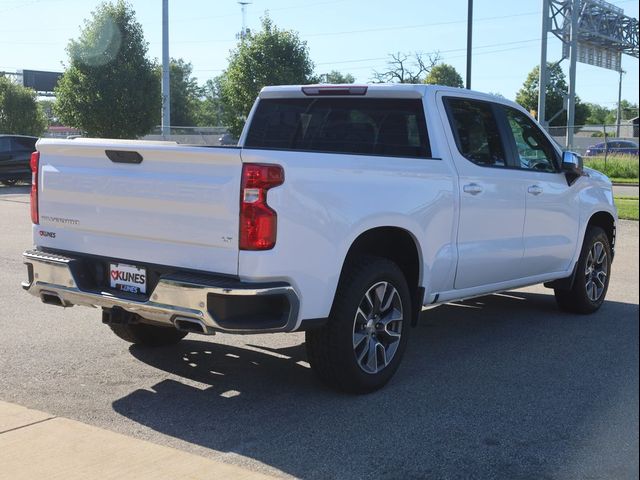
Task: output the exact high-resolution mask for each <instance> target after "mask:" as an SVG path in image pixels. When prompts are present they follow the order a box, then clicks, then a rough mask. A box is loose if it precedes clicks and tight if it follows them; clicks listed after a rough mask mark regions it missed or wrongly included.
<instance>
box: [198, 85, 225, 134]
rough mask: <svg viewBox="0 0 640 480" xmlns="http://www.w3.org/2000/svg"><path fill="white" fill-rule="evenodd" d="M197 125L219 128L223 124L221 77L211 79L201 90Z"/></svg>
mask: <svg viewBox="0 0 640 480" xmlns="http://www.w3.org/2000/svg"><path fill="white" fill-rule="evenodd" d="M201 91H202V97H201V98H200V101H199V104H198V115H197V121H196V124H197V125H198V126H200V127H217V126H221V125H222V123H223V116H222V101H221V100H220V93H219V92H220V77H216V78H214V79H209V80H207V81H206V83H205V84H204V86H203V87H202V89H201Z"/></svg>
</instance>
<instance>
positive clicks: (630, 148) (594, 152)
mask: <svg viewBox="0 0 640 480" xmlns="http://www.w3.org/2000/svg"><path fill="white" fill-rule="evenodd" d="M605 152H607V153H609V154H617V155H635V156H636V157H637V156H638V144H637V143H635V142H632V141H630V140H612V141H610V142H606V143H605V142H602V143H596V144H595V145H591V146H590V147H589V148H587V151H586V152H585V153H584V155H585V157H595V156H598V155H604V154H605Z"/></svg>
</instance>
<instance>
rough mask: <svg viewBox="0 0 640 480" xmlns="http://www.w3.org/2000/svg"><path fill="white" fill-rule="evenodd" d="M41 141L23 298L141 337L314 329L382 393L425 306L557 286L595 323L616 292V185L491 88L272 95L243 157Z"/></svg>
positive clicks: (321, 346)
mask: <svg viewBox="0 0 640 480" xmlns="http://www.w3.org/2000/svg"><path fill="white" fill-rule="evenodd" d="M37 150H38V151H37V152H35V153H34V154H33V156H32V160H31V163H32V171H33V185H32V191H31V215H32V221H33V240H34V244H35V246H34V248H33V249H32V250H28V251H26V252H25V253H24V261H25V263H26V266H27V271H28V280H27V281H26V282H24V284H23V287H24V288H25V289H26V290H27V291H28V292H29V293H31V294H32V295H35V296H37V297H39V298H40V299H41V300H42V301H43V302H45V303H50V304H53V305H59V306H63V307H70V306H72V305H85V306H93V307H100V308H101V309H102V320H103V322H104V323H106V324H108V325H109V326H110V327H111V329H112V330H113V331H114V332H115V333H116V334H117V335H118V336H120V337H122V338H123V339H125V340H128V341H130V342H134V343H138V344H144V345H151V346H157V345H167V344H172V343H175V342H178V341H179V340H180V339H182V338H183V337H184V336H185V335H186V334H187V333H189V332H194V333H201V334H213V333H215V332H228V333H265V332H293V331H301V330H304V331H306V345H307V352H308V360H309V363H310V364H311V367H312V369H313V370H314V371H315V372H316V373H317V374H318V376H319V377H320V378H321V379H322V380H324V381H325V382H327V383H328V384H330V385H332V386H334V387H336V388H339V389H342V390H346V391H350V392H369V391H372V390H375V389H377V388H380V387H381V386H383V385H384V384H385V383H386V382H387V381H388V380H389V379H390V378H391V376H392V375H393V374H394V373H395V371H396V370H397V368H398V365H399V363H400V360H401V358H402V355H403V352H404V350H405V347H406V345H407V340H408V337H409V334H410V331H411V328H410V326H412V325H415V323H416V321H417V319H418V316H419V313H420V311H421V309H422V307H423V306H434V305H438V304H443V303H447V302H451V301H455V300H461V299H465V298H469V297H475V296H479V295H485V294H488V293H491V292H499V291H503V290H508V289H514V288H518V287H523V286H526V285H532V284H537V283H543V282H544V283H545V285H547V286H548V287H551V288H553V289H554V290H555V296H556V299H557V303H558V305H559V306H560V307H561V308H562V309H564V310H567V311H572V312H579V313H590V312H594V311H596V310H597V309H598V308H599V307H600V306H601V305H602V303H603V301H604V298H605V295H606V292H607V287H608V284H609V277H610V275H611V261H612V260H613V247H614V242H615V234H616V221H617V212H616V208H615V206H614V203H613V195H612V187H611V183H610V181H609V180H608V179H607V178H606V177H605V176H604V175H602V174H600V173H598V172H596V171H593V170H589V169H586V168H583V166H582V161H581V159H580V158H579V157H578V156H577V155H575V154H573V153H570V152H564V153H563V152H562V151H561V150H560V149H559V148H558V147H557V145H556V144H554V142H553V141H552V140H551V139H550V137H548V135H547V134H546V133H545V132H544V131H543V130H542V129H541V128H540V127H539V126H538V125H537V124H536V122H535V121H534V120H532V119H531V118H530V116H529V114H528V113H527V112H526V111H524V110H523V109H522V108H521V107H519V106H518V105H516V104H514V103H512V102H510V101H507V100H504V99H502V98H497V97H495V96H491V95H485V94H481V93H477V92H471V91H468V90H463V89H456V88H446V87H440V86H426V85H367V86H353V85H343V86H317V85H316V86H282V87H267V88H264V89H263V90H262V92H261V93H260V95H259V98H258V99H257V101H256V103H255V105H254V107H253V109H252V111H251V113H250V115H249V118H248V121H247V124H246V127H245V129H244V132H243V133H242V135H241V138H240V140H239V146H238V147H198V146H185V145H177V144H175V143H171V142H142V141H119V140H104V139H74V140H57V139H42V140H40V141H39V142H38V144H37Z"/></svg>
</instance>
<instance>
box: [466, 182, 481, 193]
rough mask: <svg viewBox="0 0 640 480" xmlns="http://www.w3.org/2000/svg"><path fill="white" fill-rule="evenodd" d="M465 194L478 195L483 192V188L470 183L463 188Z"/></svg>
mask: <svg viewBox="0 0 640 480" xmlns="http://www.w3.org/2000/svg"><path fill="white" fill-rule="evenodd" d="M462 190H463V191H464V193H470V194H471V195H477V194H479V193H481V192H482V187H481V186H480V185H478V184H477V183H469V184H468V185H465V186H464V187H462Z"/></svg>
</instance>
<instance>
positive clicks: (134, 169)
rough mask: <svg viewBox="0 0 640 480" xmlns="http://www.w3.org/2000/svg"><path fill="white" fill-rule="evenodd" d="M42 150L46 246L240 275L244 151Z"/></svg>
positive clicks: (80, 146) (71, 143) (42, 146)
mask: <svg viewBox="0 0 640 480" xmlns="http://www.w3.org/2000/svg"><path fill="white" fill-rule="evenodd" d="M37 148H38V151H40V175H39V180H38V181H39V201H38V203H39V209H40V225H35V226H34V231H33V234H34V243H35V244H36V245H37V246H44V247H50V248H55V249H58V250H66V251H71V252H81V253H87V254H94V255H100V256H104V257H111V258H115V259H122V260H130V261H131V262H133V263H136V264H138V263H153V264H158V265H171V266H176V267H182V268H190V269H197V270H206V271H210V272H217V273H223V274H232V275H235V274H237V272H238V222H239V220H238V213H239V198H240V176H241V172H242V164H241V160H240V149H237V148H206V147H189V146H181V145H177V144H175V143H170V142H140V141H118V140H103V139H74V140H55V139H42V140H40V141H39V142H38V145H37ZM107 151H115V152H116V153H115V154H113V153H109V156H111V157H112V159H110V158H108V155H107ZM122 152H131V153H124V154H123V153H122ZM136 153H137V154H139V156H138V155H136ZM140 157H141V158H142V161H141V162H139V163H126V162H128V161H130V160H134V161H136V160H139V159H140ZM114 160H115V161H114ZM123 162H125V163H123Z"/></svg>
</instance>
